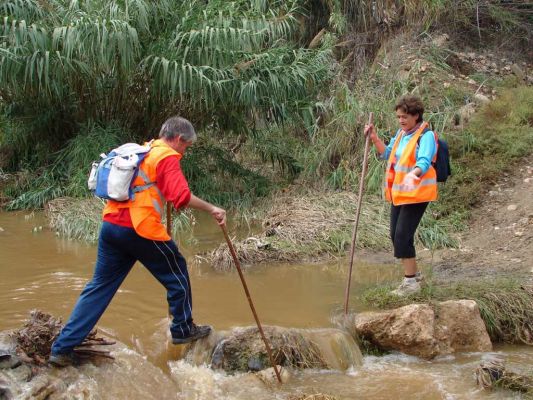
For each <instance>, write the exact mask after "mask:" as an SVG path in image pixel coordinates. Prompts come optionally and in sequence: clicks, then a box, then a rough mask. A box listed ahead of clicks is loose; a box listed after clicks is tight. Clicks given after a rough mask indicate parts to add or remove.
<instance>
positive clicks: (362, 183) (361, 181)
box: [344, 113, 374, 315]
mask: <svg viewBox="0 0 533 400" xmlns="http://www.w3.org/2000/svg"><path fill="white" fill-rule="evenodd" d="M373 120H374V113H370V116H369V117H368V125H370V124H372V122H373ZM369 149H370V135H366V139H365V152H364V156H363V170H362V171H361V179H359V197H358V198H357V210H356V212H355V224H354V227H353V235H352V246H351V248H350V268H349V269H348V283H347V284H346V293H345V294H344V299H345V300H344V315H347V314H348V301H349V299H350V284H351V283H352V269H353V256H354V252H355V239H356V238H357V227H358V226H359V214H360V212H361V200H362V199H363V189H364V186H365V175H366V168H367V163H368V151H369Z"/></svg>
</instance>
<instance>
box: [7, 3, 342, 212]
mask: <svg viewBox="0 0 533 400" xmlns="http://www.w3.org/2000/svg"><path fill="white" fill-rule="evenodd" d="M308 3H312V2H311V1H309V0H290V1H268V2H267V1H264V0H254V1H248V0H236V1H232V2H226V1H222V0H215V1H210V2H207V3H206V2H204V1H199V0H185V1H180V2H173V1H170V0H157V1H149V0H112V1H107V0H92V1H80V0H48V1H46V2H42V1H37V0H3V1H2V0H0V12H1V13H2V14H1V15H0V18H1V19H0V36H1V40H0V98H1V99H2V102H3V103H2V109H3V111H4V113H7V117H8V118H9V119H10V120H11V121H15V120H16V121H17V123H18V124H19V125H20V127H21V128H20V129H18V130H17V135H20V134H22V135H25V136H26V138H16V139H15V138H9V137H7V136H9V135H8V134H7V133H6V134H4V137H3V138H2V137H1V136H0V146H1V145H6V144H8V143H9V144H11V145H13V146H14V147H15V154H16V156H15V158H14V160H17V165H14V164H16V163H12V166H13V168H18V169H20V168H21V167H22V166H23V165H24V163H28V164H29V163H31V164H32V165H35V161H36V159H35V157H33V156H31V157H28V155H27V153H28V152H27V145H28V143H32V142H38V143H40V144H42V146H43V147H42V150H43V151H44V152H46V154H44V155H42V156H39V157H37V158H38V161H39V163H38V167H45V166H49V165H50V164H51V165H52V167H51V168H48V169H50V170H51V171H52V173H51V174H50V173H48V174H47V176H49V177H50V176H53V179H52V181H53V182H51V181H49V180H48V179H46V180H44V181H43V180H40V181H39V182H38V185H33V186H38V187H39V188H40V189H39V191H38V193H39V202H41V201H42V200H44V199H48V198H49V197H50V196H53V195H54V193H61V194H65V193H71V192H74V193H79V192H83V191H82V190H81V191H77V190H74V189H73V190H71V189H69V188H73V187H74V184H75V183H76V184H78V183H79V182H82V181H83V179H82V178H83V173H81V172H80V171H75V173H73V174H71V176H75V177H76V178H75V180H74V181H72V179H71V178H69V177H68V174H66V173H65V172H64V168H62V167H61V166H60V165H59V164H60V163H63V162H64V158H63V156H64V154H65V153H64V150H62V149H64V148H66V147H65V146H66V143H84V140H82V139H81V138H77V136H79V135H85V134H86V130H84V129H83V127H84V126H87V125H88V124H92V123H95V124H96V125H97V126H100V127H103V128H105V127H109V126H113V127H114V126H120V127H122V128H123V129H124V131H126V132H131V133H132V134H133V137H132V139H133V140H138V141H142V140H143V139H145V138H147V137H148V136H152V135H153V134H154V133H155V131H156V129H158V127H159V126H160V124H161V123H162V121H164V119H166V118H168V117H169V116H170V115H176V114H180V115H183V116H185V117H187V118H189V119H190V120H191V121H192V122H193V123H194V124H195V126H196V128H197V130H199V131H202V130H205V131H206V133H208V134H209V135H210V136H215V137H217V138H218V139H222V138H224V137H225V136H226V135H231V134H233V133H238V134H244V135H245V136H248V135H249V134H250V132H252V131H254V132H255V131H257V130H258V129H264V127H265V126H267V125H269V124H271V123H277V124H282V123H283V124H289V125H292V126H295V128H296V129H294V130H301V129H302V128H304V129H307V130H308V131H309V132H312V130H313V129H312V127H313V126H314V124H315V122H316V115H315V114H316V111H317V110H318V108H317V107H316V97H317V95H318V93H319V92H320V91H321V90H323V89H324V87H325V83H326V82H328V80H329V79H330V78H331V77H332V76H333V72H334V70H333V68H332V65H334V61H333V58H332V53H331V48H332V41H331V40H330V41H327V40H324V41H323V42H322V45H321V46H318V47H316V48H313V49H306V48H305V47H302V46H301V43H300V41H301V40H302V38H304V37H305V35H304V34H303V32H305V31H306V29H307V28H306V26H305V21H306V18H307V14H306V13H307V10H308ZM312 29H314V28H312ZM104 130H105V129H104ZM10 132H15V130H11V131H10ZM209 143H211V144H209V145H208V146H203V147H201V148H199V149H198V150H197V153H198V155H200V154H201V155H203V156H205V157H206V158H209V160H207V161H202V160H198V157H193V159H195V160H196V161H199V162H200V163H203V164H205V165H204V166H206V165H210V164H211V163H212V161H213V160H218V162H221V163H225V165H226V166H227V165H230V164H229V163H228V160H229V159H230V158H231V155H230V154H228V153H226V154H224V155H223V156H222V155H221V154H222V153H225V152H226V150H224V149H223V148H220V147H219V148H215V147H216V146H215V147H213V146H212V143H213V142H212V141H211V142H209ZM17 146H19V147H17ZM206 149H209V152H212V154H211V156H212V157H207V155H206V152H205V150H206ZM105 150H109V149H100V150H99V151H98V152H101V151H105ZM264 153H265V152H262V151H258V153H257V154H258V155H260V156H262V155H263V154H264ZM74 154H81V152H74ZM30 158H31V159H30ZM285 158H286V157H285ZM285 158H284V156H283V157H282V156H279V157H278V156H276V155H275V154H273V155H272V157H271V159H273V160H278V162H280V163H281V161H280V160H284V159H285ZM76 161H77V162H79V163H80V165H79V166H78V168H79V169H80V170H81V169H83V170H85V169H86V168H87V166H86V165H82V164H81V163H82V162H85V161H86V160H84V157H79V159H77V160H74V161H72V162H69V165H70V166H74V165H75V163H76ZM206 163H207V164H206ZM203 164H202V165H203ZM231 165H233V164H231ZM185 167H186V168H185V169H186V170H189V171H191V173H192V171H196V170H197V167H193V166H192V165H191V166H190V167H187V166H186V165H185ZM74 168H75V166H74ZM206 168H207V167H206ZM34 170H37V171H39V170H40V169H39V168H35V167H34ZM215 170H222V168H221V167H218V168H215ZM229 170H232V171H233V172H234V173H235V174H234V175H235V177H236V178H237V179H242V180H243V181H244V182H246V181H247V179H248V178H249V180H250V182H251V181H254V182H255V181H257V180H258V179H259V178H257V177H256V175H254V174H249V176H248V178H247V179H244V178H242V177H243V176H244V175H246V173H245V172H246V169H239V168H237V167H236V168H229ZM248 172H249V171H248ZM54 174H55V175H54ZM58 174H59V176H58ZM201 175H202V176H203V175H205V174H201ZM225 178H227V177H225ZM64 179H67V180H68V181H67V182H64ZM47 182H48V183H49V184H47ZM29 185H30V186H31V185H32V184H31V183H29ZM51 185H53V186H54V187H55V189H56V190H55V191H51V190H50V189H49V186H51ZM193 186H194V184H193ZM207 186H209V187H213V185H212V184H211V183H209V184H208V183H207V181H206V182H204V183H203V184H202V185H200V186H199V187H201V188H203V187H207ZM193 188H194V187H193ZM41 189H42V190H41ZM247 190H248V191H249V190H250V187H248V186H247V187H246V188H243V190H242V192H246V191H247ZM251 190H252V191H255V190H256V189H251ZM41 193H45V194H46V196H41ZM210 194H211V191H209V195H210ZM229 198H231V196H229ZM26 203H27V202H23V203H21V204H26Z"/></svg>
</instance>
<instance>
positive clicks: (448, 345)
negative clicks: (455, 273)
mask: <svg viewBox="0 0 533 400" xmlns="http://www.w3.org/2000/svg"><path fill="white" fill-rule="evenodd" d="M355 330H356V332H357V334H358V335H359V336H360V337H362V338H364V339H366V340H368V341H370V342H371V343H372V344H373V345H375V346H376V347H378V348H380V349H382V350H397V351H401V352H402V353H406V354H411V355H414V356H417V357H421V358H425V359H432V358H434V357H436V356H439V355H445V354H451V353H454V352H460V351H490V350H491V349H492V344H491V342H490V338H489V335H488V333H487V330H486V328H485V324H484V323H483V320H482V319H481V315H480V314H479V308H478V306H477V304H476V302H475V301H473V300H450V301H445V302H442V303H438V304H437V305H434V306H430V305H428V304H410V305H407V306H404V307H400V308H397V309H394V310H388V311H381V312H365V313H361V314H358V315H356V316H355Z"/></svg>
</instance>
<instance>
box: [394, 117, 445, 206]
mask: <svg viewBox="0 0 533 400" xmlns="http://www.w3.org/2000/svg"><path fill="white" fill-rule="evenodd" d="M427 127H428V124H427V122H424V123H423V124H422V125H420V128H418V130H417V131H416V132H415V133H414V134H413V137H412V138H411V140H409V142H408V143H407V145H406V146H405V148H404V150H403V151H402V155H401V156H400V159H399V160H396V148H397V147H398V145H399V143H400V140H401V139H402V137H403V135H404V134H405V132H404V131H401V132H400V133H399V134H398V135H397V136H396V141H395V142H394V146H392V151H391V153H390V155H389V160H388V163H387V170H386V175H385V199H387V201H388V202H392V204H394V205H395V206H399V205H402V204H414V203H425V202H428V201H435V200H437V197H438V195H437V172H436V171H435V168H434V167H433V165H430V166H429V169H428V170H427V171H426V173H425V174H424V175H422V176H420V181H418V183H417V184H416V187H415V188H414V189H413V190H406V189H407V188H406V187H405V186H404V185H402V182H403V179H404V178H405V175H407V174H408V173H409V172H410V171H411V170H412V169H413V168H414V167H415V166H416V146H417V143H418V138H419V137H420V135H422V132H424V129H426V128H427ZM436 140H437V138H436V137H435V141H436ZM437 143H438V142H437ZM434 160H435V158H434Z"/></svg>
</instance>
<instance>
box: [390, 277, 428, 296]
mask: <svg viewBox="0 0 533 400" xmlns="http://www.w3.org/2000/svg"><path fill="white" fill-rule="evenodd" d="M420 290H421V287H420V283H418V282H417V280H416V278H403V282H402V283H401V284H400V286H398V289H396V290H393V291H392V292H391V293H392V294H394V295H396V296H400V297H402V296H409V295H410V294H415V293H418V292H420Z"/></svg>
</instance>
